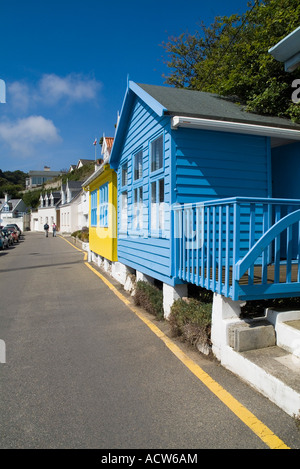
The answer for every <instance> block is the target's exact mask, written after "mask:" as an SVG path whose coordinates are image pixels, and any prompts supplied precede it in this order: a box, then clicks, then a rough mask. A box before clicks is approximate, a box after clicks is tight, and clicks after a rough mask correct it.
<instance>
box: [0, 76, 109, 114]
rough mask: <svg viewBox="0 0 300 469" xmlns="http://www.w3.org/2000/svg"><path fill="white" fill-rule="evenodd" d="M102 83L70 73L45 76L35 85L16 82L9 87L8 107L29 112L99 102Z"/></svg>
mask: <svg viewBox="0 0 300 469" xmlns="http://www.w3.org/2000/svg"><path fill="white" fill-rule="evenodd" d="M100 88H101V83H100V82H99V81H97V80H95V79H94V78H89V77H87V76H85V75H81V74H76V73H70V74H69V75H67V76H65V77H60V76H58V75H55V74H54V73H52V74H45V75H43V76H42V78H41V79H40V80H39V81H38V82H37V83H36V84H35V85H32V84H31V85H29V84H28V83H26V82H24V81H15V82H13V83H10V84H9V85H8V94H9V96H8V99H7V101H8V105H11V107H12V109H13V110H17V111H22V112H27V111H28V109H29V108H33V107H35V106H37V105H38V106H40V105H46V106H52V105H57V104H58V103H60V104H62V103H66V104H68V105H70V104H74V103H84V102H89V101H93V100H94V101H95V102H96V100H97V94H98V92H99V90H100Z"/></svg>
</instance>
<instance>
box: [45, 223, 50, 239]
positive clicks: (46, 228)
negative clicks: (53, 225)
mask: <svg viewBox="0 0 300 469" xmlns="http://www.w3.org/2000/svg"><path fill="white" fill-rule="evenodd" d="M44 230H45V234H46V238H48V231H49V225H48V223H45V225H44Z"/></svg>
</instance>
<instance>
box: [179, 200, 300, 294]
mask: <svg viewBox="0 0 300 469" xmlns="http://www.w3.org/2000/svg"><path fill="white" fill-rule="evenodd" d="M173 210H174V228H175V230H174V233H175V243H174V259H175V272H174V274H175V275H177V277H178V278H179V279H181V280H182V281H186V282H189V283H193V284H195V285H199V286H202V287H205V288H207V289H209V290H212V291H213V292H215V293H219V294H221V295H224V296H226V297H230V298H232V299H233V300H252V299H253V300H254V299H267V298H281V297H292V296H300V265H299V259H300V256H299V253H300V200H287V199H266V198H264V199H262V198H260V199H252V198H240V197H238V198H230V199H221V200H215V201H208V202H204V203H197V204H185V205H180V206H175V207H174V208H173Z"/></svg>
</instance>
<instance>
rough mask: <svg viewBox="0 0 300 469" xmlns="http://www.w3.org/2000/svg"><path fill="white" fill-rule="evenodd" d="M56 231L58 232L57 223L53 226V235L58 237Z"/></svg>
mask: <svg viewBox="0 0 300 469" xmlns="http://www.w3.org/2000/svg"><path fill="white" fill-rule="evenodd" d="M56 230H57V226H56V224H55V223H53V225H52V232H53V233H52V235H53V236H56Z"/></svg>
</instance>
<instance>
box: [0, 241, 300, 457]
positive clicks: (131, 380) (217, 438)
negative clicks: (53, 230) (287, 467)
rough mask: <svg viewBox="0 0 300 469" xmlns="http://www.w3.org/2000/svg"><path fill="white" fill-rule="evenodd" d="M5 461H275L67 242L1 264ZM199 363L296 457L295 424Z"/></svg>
mask: <svg viewBox="0 0 300 469" xmlns="http://www.w3.org/2000/svg"><path fill="white" fill-rule="evenodd" d="M0 304H1V309H0V339H2V340H3V341H4V342H5V345H6V363H0V396H1V399H0V448H1V449H10V448H15V449H22V448H25V449H39V448H43V449H47V448H52V449H55V448H57V449H60V448H76V449H81V448H90V449H92V448H93V449H99V450H100V449H111V450H113V449H115V450H117V449H119V450H120V449H124V450H125V449H156V450H158V449H161V450H174V451H178V450H179V449H181V450H193V449H194V450H200V449H223V448H224V449H268V446H267V445H266V444H265V443H264V442H263V441H262V440H261V439H260V438H259V437H258V436H257V435H256V434H255V433H253V431H252V430H251V428H249V427H248V426H247V425H245V424H244V423H243V422H242V421H241V420H240V419H239V418H238V417H237V416H236V415H234V414H233V413H232V412H231V411H230V410H229V409H228V408H227V407H226V406H225V405H224V404H223V403H222V402H221V401H220V400H219V399H218V398H217V397H216V396H215V395H214V394H213V393H212V392H211V391H210V390H209V389H207V387H206V386H205V385H204V384H203V383H202V382H201V381H200V380H199V379H197V377H196V376H194V375H193V374H192V373H191V372H190V371H189V370H188V369H187V367H186V366H184V364H183V363H182V362H181V361H180V360H178V358H176V356H175V355H174V354H173V353H172V352H171V351H170V350H169V349H168V348H167V347H166V346H165V344H164V343H163V342H162V341H161V340H160V339H159V338H158V337H157V336H156V335H155V334H154V333H153V332H152V331H151V329H150V328H149V327H148V326H147V325H146V324H145V323H144V322H143V321H141V319H140V318H139V317H138V316H137V315H135V314H134V313H133V312H132V310H131V309H130V308H129V307H128V306H126V304H124V302H122V301H121V300H120V299H119V298H118V297H117V296H116V295H115V294H114V293H113V292H112V291H111V290H110V289H109V288H108V287H107V285H105V284H104V283H103V282H102V281H101V279H99V278H98V277H97V276H96V275H95V274H94V273H93V272H92V271H91V270H90V269H88V267H87V266H86V265H85V263H84V261H83V253H82V252H80V251H78V250H76V249H74V247H73V246H71V245H70V244H68V243H67V242H66V240H64V239H62V238H60V237H56V238H52V237H51V236H49V238H46V237H44V235H43V234H37V233H27V234H26V236H25V239H24V240H23V241H22V242H21V243H20V245H17V246H16V247H14V248H13V249H11V250H9V251H4V252H3V251H2V252H0ZM190 353H191V357H192V358H193V359H195V360H196V361H197V363H198V364H200V366H201V367H202V368H203V369H204V370H205V371H206V372H207V373H209V374H210V375H211V376H212V377H213V378H214V379H215V380H217V381H218V382H220V384H221V385H222V386H224V387H225V388H226V389H227V391H229V392H230V393H232V394H233V395H234V396H235V398H237V399H239V400H240V401H241V403H242V404H243V405H244V406H246V407H247V408H248V409H249V410H250V411H251V412H253V413H254V414H255V416H256V417H257V418H259V419H260V420H261V421H262V422H263V423H264V424H265V425H267V426H268V428H270V429H271V431H272V432H274V433H275V434H276V435H277V436H278V438H280V439H281V440H282V441H283V442H284V443H285V444H286V445H287V446H288V447H290V448H300V431H299V430H298V429H297V427H296V425H295V421H294V419H293V418H292V417H289V416H288V415H287V414H285V413H284V412H283V411H281V410H280V409H279V408H278V407H277V406H275V405H273V404H272V403H271V402H270V401H268V399H265V398H264V397H263V396H261V395H260V394H259V393H257V392H256V391H255V390H253V389H251V388H250V387H249V386H247V385H246V384H245V383H243V382H241V381H240V380H239V379H238V378H237V377H235V376H234V375H232V374H231V373H229V372H228V371H226V370H224V369H223V368H222V367H221V366H219V364H218V363H217V362H214V361H212V360H208V359H207V358H204V357H201V356H200V355H198V354H194V353H192V352H190Z"/></svg>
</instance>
